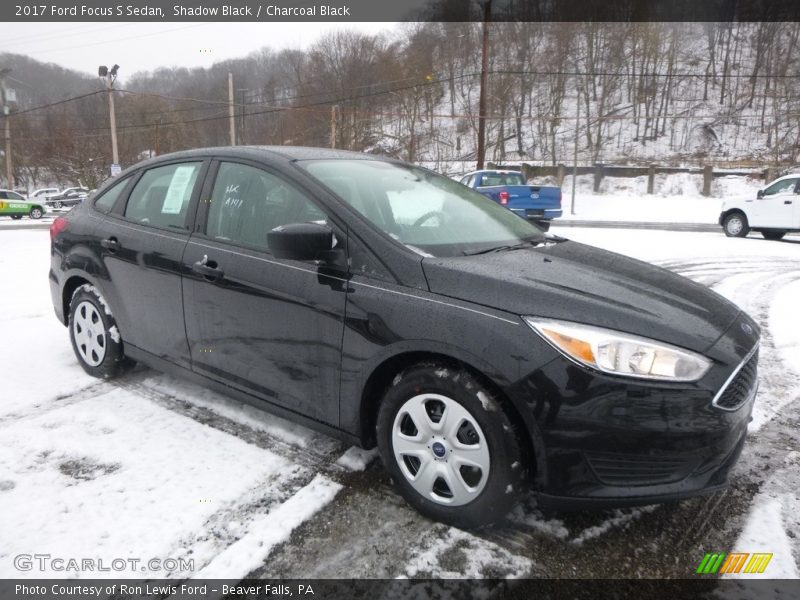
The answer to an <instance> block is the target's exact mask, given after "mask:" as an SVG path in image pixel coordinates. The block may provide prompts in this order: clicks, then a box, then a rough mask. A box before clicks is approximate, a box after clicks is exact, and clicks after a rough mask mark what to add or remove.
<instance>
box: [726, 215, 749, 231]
mask: <svg viewBox="0 0 800 600" xmlns="http://www.w3.org/2000/svg"><path fill="white" fill-rule="evenodd" d="M722 228H723V229H724V230H725V235H727V236H728V237H747V234H748V233H750V226H749V225H748V223H747V217H745V216H744V214H742V213H740V212H735V213H731V214H729V215H728V216H727V217H725V219H724V220H723V221H722Z"/></svg>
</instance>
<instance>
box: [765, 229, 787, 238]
mask: <svg viewBox="0 0 800 600" xmlns="http://www.w3.org/2000/svg"><path fill="white" fill-rule="evenodd" d="M761 235H763V236H764V239H765V240H782V239H783V236H785V235H786V232H785V231H777V230H775V229H771V230H769V231H767V230H765V231H762V232H761Z"/></svg>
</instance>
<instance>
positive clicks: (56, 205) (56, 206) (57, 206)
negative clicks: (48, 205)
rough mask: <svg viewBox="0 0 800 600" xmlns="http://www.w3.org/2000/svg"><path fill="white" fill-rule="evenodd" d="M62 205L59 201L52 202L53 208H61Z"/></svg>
mask: <svg viewBox="0 0 800 600" xmlns="http://www.w3.org/2000/svg"><path fill="white" fill-rule="evenodd" d="M61 206H62V204H61V201H60V200H56V201H55V202H53V208H61Z"/></svg>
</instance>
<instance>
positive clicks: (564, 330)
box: [524, 317, 712, 381]
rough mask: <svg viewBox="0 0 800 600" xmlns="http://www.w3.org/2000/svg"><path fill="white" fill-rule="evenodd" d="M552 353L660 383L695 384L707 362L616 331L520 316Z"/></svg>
mask: <svg viewBox="0 0 800 600" xmlns="http://www.w3.org/2000/svg"><path fill="white" fill-rule="evenodd" d="M524 319H525V322H526V323H527V324H528V325H529V326H530V327H531V329H533V330H534V331H535V332H536V333H538V334H539V335H540V336H542V337H543V338H544V339H545V341H547V342H548V343H549V344H550V345H551V346H553V347H554V348H555V349H556V350H558V351H560V352H561V353H563V354H565V355H566V356H567V357H568V358H570V359H572V360H574V361H576V362H578V363H580V364H582V365H586V366H587V367H590V368H593V369H597V370H598V371H603V372H605V373H611V374H612V375H623V376H625V377H638V378H641V379H658V380H663V381H697V380H698V379H700V378H701V377H702V376H703V375H705V374H706V372H707V371H708V369H709V368H711V364H712V363H711V361H710V360H709V359H707V358H705V357H704V356H700V355H699V354H696V353H694V352H691V351H689V350H684V349H682V348H677V347H675V346H670V345H669V344H664V343H662V342H657V341H655V340H649V339H647V338H641V337H637V336H635V335H630V334H627V333H621V332H619V331H612V330H610V329H602V328H600V327H592V326H591V325H582V324H580V323H570V322H567V321H555V320H551V319H539V318H536V317H524Z"/></svg>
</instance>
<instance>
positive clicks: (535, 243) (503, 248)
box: [464, 240, 546, 256]
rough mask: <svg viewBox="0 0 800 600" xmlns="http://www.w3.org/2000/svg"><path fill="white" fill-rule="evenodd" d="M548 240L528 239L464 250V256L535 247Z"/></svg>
mask: <svg viewBox="0 0 800 600" xmlns="http://www.w3.org/2000/svg"><path fill="white" fill-rule="evenodd" d="M545 241H546V240H528V241H527V242H521V243H519V244H509V245H503V246H495V247H493V248H485V249H483V250H477V251H476V252H464V256H477V255H478V254H489V253H491V252H507V251H509V250H522V249H523V248H533V247H534V246H538V245H539V244H543V243H544V242H545Z"/></svg>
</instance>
